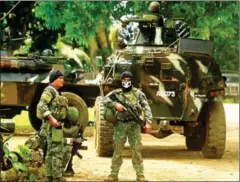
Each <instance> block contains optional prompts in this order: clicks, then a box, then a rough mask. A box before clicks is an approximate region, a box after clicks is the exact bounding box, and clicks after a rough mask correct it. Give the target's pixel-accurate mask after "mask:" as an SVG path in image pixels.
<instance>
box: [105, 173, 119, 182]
mask: <svg viewBox="0 0 240 182" xmlns="http://www.w3.org/2000/svg"><path fill="white" fill-rule="evenodd" d="M104 181H118V177H117V176H116V175H112V174H110V175H109V176H108V177H107V178H105V179H104Z"/></svg>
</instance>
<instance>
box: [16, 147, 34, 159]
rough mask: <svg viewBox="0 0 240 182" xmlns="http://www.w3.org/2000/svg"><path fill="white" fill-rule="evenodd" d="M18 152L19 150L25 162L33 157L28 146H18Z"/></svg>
mask: <svg viewBox="0 0 240 182" xmlns="http://www.w3.org/2000/svg"><path fill="white" fill-rule="evenodd" d="M18 150H19V154H20V156H21V157H22V158H23V159H24V160H31V159H32V156H31V153H30V152H31V151H30V149H29V147H28V146H26V145H18Z"/></svg>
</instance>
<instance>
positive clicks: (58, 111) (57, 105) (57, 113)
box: [49, 96, 68, 122]
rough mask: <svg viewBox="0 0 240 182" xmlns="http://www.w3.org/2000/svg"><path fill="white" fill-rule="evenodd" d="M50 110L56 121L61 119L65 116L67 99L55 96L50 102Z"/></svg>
mask: <svg viewBox="0 0 240 182" xmlns="http://www.w3.org/2000/svg"><path fill="white" fill-rule="evenodd" d="M49 109H50V112H51V114H52V116H53V117H54V118H55V119H56V120H57V121H60V122H61V121H62V120H64V119H65V118H66V116H67V109H68V100H67V98H66V97H64V96H57V97H56V98H54V99H53V101H52V102H51V103H50V107H49Z"/></svg>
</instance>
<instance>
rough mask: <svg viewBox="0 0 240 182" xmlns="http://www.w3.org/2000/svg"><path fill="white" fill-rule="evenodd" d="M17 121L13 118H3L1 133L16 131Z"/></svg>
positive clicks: (0, 125) (0, 127)
mask: <svg viewBox="0 0 240 182" xmlns="http://www.w3.org/2000/svg"><path fill="white" fill-rule="evenodd" d="M14 131H15V122H14V121H13V120H12V119H1V122H0V132H1V133H14Z"/></svg>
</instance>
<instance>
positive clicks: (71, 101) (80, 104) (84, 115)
mask: <svg viewBox="0 0 240 182" xmlns="http://www.w3.org/2000/svg"><path fill="white" fill-rule="evenodd" d="M62 95H63V96H65V97H66V98H67V99H68V106H74V107H76V108H77V109H78V111H79V112H80V119H79V123H80V130H81V131H82V132H83V131H84V129H85V128H86V126H87V123H88V107H87V105H86V103H85V101H84V100H83V99H82V98H81V97H80V96H78V95H77V94H75V93H71V92H62Z"/></svg>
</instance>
